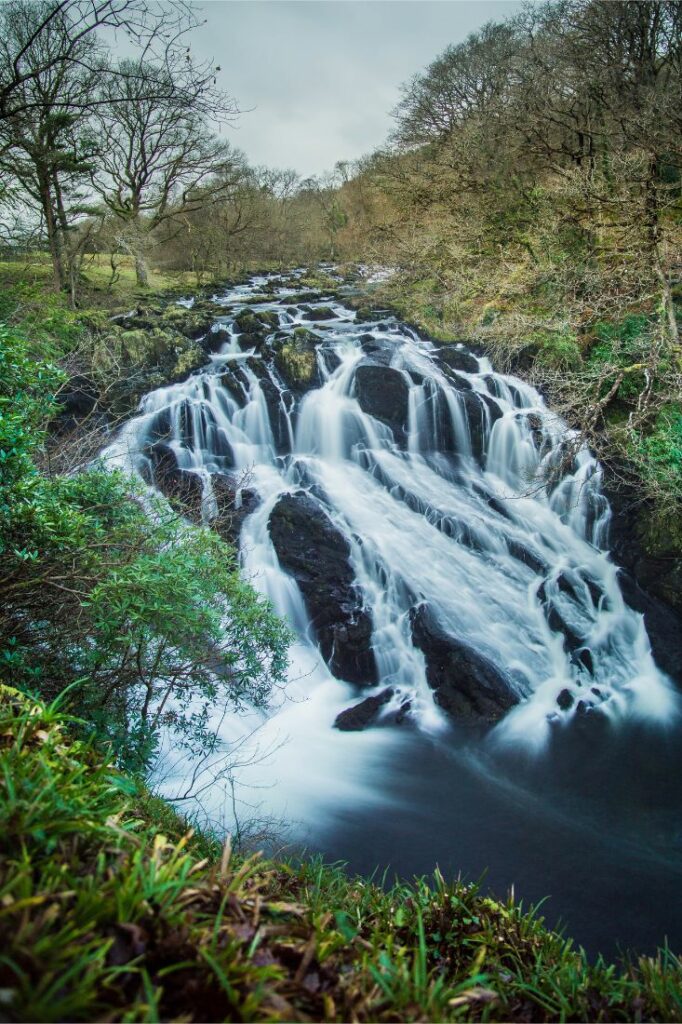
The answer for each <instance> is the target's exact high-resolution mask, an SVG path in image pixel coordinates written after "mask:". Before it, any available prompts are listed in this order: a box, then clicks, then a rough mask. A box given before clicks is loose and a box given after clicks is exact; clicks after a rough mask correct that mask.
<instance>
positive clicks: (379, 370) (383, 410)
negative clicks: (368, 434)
mask: <svg viewBox="0 0 682 1024" xmlns="http://www.w3.org/2000/svg"><path fill="white" fill-rule="evenodd" d="M409 392H410V385H409V383H408V381H407V379H406V377H405V374H403V373H401V372H400V370H394V369H393V368H392V367H390V366H377V365H375V364H374V363H361V364H360V365H359V366H358V367H357V369H356V371H355V395H356V397H357V400H358V402H359V404H360V408H361V409H362V411H363V412H366V413H368V414H369V415H370V416H373V417H374V418H375V419H377V420H380V421H381V422H382V423H385V424H386V426H387V427H390V428H391V430H392V431H393V437H394V438H395V441H396V443H397V444H399V445H402V446H404V445H405V444H406V442H407V424H408V407H409Z"/></svg>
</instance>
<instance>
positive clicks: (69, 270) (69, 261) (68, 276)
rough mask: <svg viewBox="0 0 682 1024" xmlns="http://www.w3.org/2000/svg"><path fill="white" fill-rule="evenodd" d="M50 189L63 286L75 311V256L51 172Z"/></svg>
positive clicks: (66, 221) (57, 187) (57, 188)
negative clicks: (60, 249)
mask: <svg viewBox="0 0 682 1024" xmlns="http://www.w3.org/2000/svg"><path fill="white" fill-rule="evenodd" d="M52 189H53V192H54V196H55V202H56V210H57V220H58V223H59V226H60V232H61V241H62V274H63V276H64V286H66V285H67V284H68V288H69V305H70V306H71V309H75V308H76V299H77V292H78V269H77V266H76V254H75V253H74V252H73V250H72V246H71V244H70V238H69V222H68V220H67V216H66V210H65V209H64V200H63V198H62V188H61V185H60V183H59V177H58V175H57V172H56V171H53V172H52Z"/></svg>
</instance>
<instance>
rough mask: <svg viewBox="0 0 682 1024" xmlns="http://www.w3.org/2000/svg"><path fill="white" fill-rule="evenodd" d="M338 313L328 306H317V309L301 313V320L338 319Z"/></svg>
mask: <svg viewBox="0 0 682 1024" xmlns="http://www.w3.org/2000/svg"><path fill="white" fill-rule="evenodd" d="M338 317H339V314H338V313H335V312H334V310H333V309H332V308H331V307H330V306H318V307H317V309H310V310H308V311H307V312H305V313H304V314H303V316H302V317H301V319H302V320H338Z"/></svg>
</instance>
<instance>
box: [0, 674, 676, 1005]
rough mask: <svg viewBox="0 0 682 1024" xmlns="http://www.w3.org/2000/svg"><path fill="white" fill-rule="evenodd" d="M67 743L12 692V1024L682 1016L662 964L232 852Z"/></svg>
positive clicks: (460, 887)
mask: <svg viewBox="0 0 682 1024" xmlns="http://www.w3.org/2000/svg"><path fill="white" fill-rule="evenodd" d="M69 729H70V723H69V720H68V718H66V717H64V715H63V714H62V713H60V712H59V711H58V710H56V709H54V708H46V707H45V706H44V705H41V704H37V703H35V702H33V701H30V700H27V699H26V698H25V697H22V696H21V695H19V694H17V693H16V692H15V691H11V690H9V689H7V688H6V687H4V688H2V690H1V691H0V737H1V740H0V764H1V768H2V777H3V778H4V779H6V780H10V779H11V788H8V783H6V785H5V787H4V790H3V796H2V799H1V800H0V822H1V825H2V827H1V828H0V897H1V899H2V914H1V915H0V936H1V937H2V948H3V951H4V957H3V962H2V964H1V965H0V990H1V991H2V1007H3V1018H4V1019H7V1020H10V1021H28V1020H40V1021H59V1020H74V1021H88V1020H93V1019H99V1018H100V1017H106V1018H107V1019H110V1020H122V1019H125V1020H129V1021H136V1020H149V1019H150V1018H155V1019H162V1020H163V1019H169V1018H173V1019H175V1018H176V1017H178V1016H179V1015H182V1016H183V1019H185V1020H188V1021H216V1020H255V1021H257V1020H296V1021H298V1020H301V1021H305V1020H324V1021H347V1020H358V1021H395V1020H424V1019H427V1020H448V1021H450V1020H491V1021H493V1020H501V1021H516V1020H518V1021H552V1020H565V1019H573V1020H585V1021H602V1020H603V1021H619V1020H623V1021H632V1020H644V1021H657V1020H661V1021H669V1020H678V1019H680V1015H681V1012H682V994H681V993H682V966H681V965H680V962H679V960H678V959H677V958H676V957H674V956H673V955H672V953H670V952H669V951H665V950H664V951H661V952H660V953H659V954H658V955H657V956H656V957H655V958H642V959H640V960H626V961H625V962H624V963H623V964H621V965H619V966H618V967H614V966H611V965H608V964H606V963H604V962H603V961H602V960H599V961H597V963H594V964H590V963H588V961H587V959H586V957H585V956H584V955H583V954H582V953H581V952H580V951H577V950H575V949H574V948H573V947H572V944H571V942H570V941H569V940H567V939H565V938H562V937H560V936H558V935H556V934H554V933H552V932H549V931H547V930H546V929H545V927H544V926H543V924H542V918H541V917H540V916H539V914H538V913H536V912H533V911H529V910H526V909H525V908H522V907H521V906H519V905H518V904H516V903H515V902H514V901H513V899H510V900H508V901H507V902H506V903H496V902H495V901H493V900H490V899H488V898H487V897H486V896H485V895H484V894H483V893H482V892H481V891H480V890H479V889H478V888H477V887H476V886H474V885H465V884H463V883H460V882H450V881H448V880H445V879H443V877H442V876H441V875H440V874H439V873H438V872H437V873H436V874H435V876H434V877H433V878H432V879H420V880H417V881H415V882H413V883H410V884H407V883H400V884H398V885H396V886H395V887H391V886H388V887H379V886H377V885H376V884H374V883H373V882H371V881H367V880H362V879H359V878H352V877H349V876H347V875H346V874H345V873H344V871H343V870H342V869H341V868H339V867H325V866H324V865H323V864H321V863H320V862H319V861H317V860H314V859H313V860H309V861H304V862H302V863H299V864H292V863H285V862H279V863H276V862H267V861H263V860H262V859H261V858H259V857H258V856H254V857H251V858H249V859H244V858H243V857H241V856H235V857H233V856H231V853H230V850H229V846H226V845H222V844H221V843H220V842H218V841H217V840H216V839H214V838H213V837H211V836H210V835H206V834H202V833H201V832H191V831H190V832H188V831H187V823H186V822H184V821H183V820H182V818H180V817H178V816H177V815H176V814H175V812H173V811H172V810H171V809H170V808H169V807H168V806H167V805H164V804H163V802H161V801H159V800H157V799H154V798H153V797H150V795H149V794H148V793H147V792H146V791H145V790H144V788H143V787H141V786H140V785H139V784H138V783H136V782H135V781H134V780H132V779H131V778H129V777H126V776H125V775H123V774H121V773H120V772H119V771H118V770H117V769H116V768H115V767H114V765H113V764H111V763H109V762H108V761H107V759H106V758H105V757H103V756H102V754H101V753H99V752H98V751H97V750H95V749H94V748H93V747H92V746H90V745H88V744H84V743H82V742H74V740H73V739H72V738H71V737H70V734H69ZM18 850H21V851H22V856H21V857H20V858H18V857H17V851H18Z"/></svg>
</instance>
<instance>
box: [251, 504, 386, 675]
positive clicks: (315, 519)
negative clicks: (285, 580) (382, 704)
mask: <svg viewBox="0 0 682 1024" xmlns="http://www.w3.org/2000/svg"><path fill="white" fill-rule="evenodd" d="M268 527H269V530H270V536H271V538H272V542H273V544H274V547H275V551H276V552H277V557H278V558H279V561H280V564H281V566H282V568H283V569H284V570H285V572H288V573H289V574H290V575H291V576H293V577H294V579H295V580H296V582H297V583H298V585H299V587H300V589H301V593H302V594H303V599H304V601H305V604H306V608H307V610H308V614H309V616H310V619H311V623H312V626H313V629H314V630H315V633H316V635H317V638H318V641H319V644H320V650H321V652H322V656H323V657H324V659H325V661H326V662H327V664H328V665H329V668H330V669H331V671H332V672H333V673H334V675H336V676H338V677H339V678H342V679H346V680H348V682H353V683H360V684H364V685H369V684H373V683H375V682H376V680H377V670H376V663H375V660H374V654H373V652H372V646H371V642H372V619H371V616H370V614H369V612H368V611H367V610H366V609H365V608H364V606H363V603H362V595H361V594H360V592H359V591H358V589H357V587H356V586H355V576H354V573H353V569H352V567H351V565H350V545H349V543H348V541H347V540H346V538H345V537H344V536H343V534H342V533H341V532H340V531H339V530H338V529H337V528H336V527H335V526H334V524H333V523H332V521H331V519H330V518H329V516H328V515H327V513H326V512H325V511H324V510H323V509H322V507H321V506H320V505H319V503H318V502H317V501H315V499H314V498H312V497H311V496H310V495H309V494H308V493H306V492H305V491H297V492H296V493H295V494H285V495H283V496H282V497H281V498H280V499H279V501H278V502H277V503H276V505H275V506H274V508H273V510H272V512H271V513H270V518H269V521H268Z"/></svg>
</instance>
